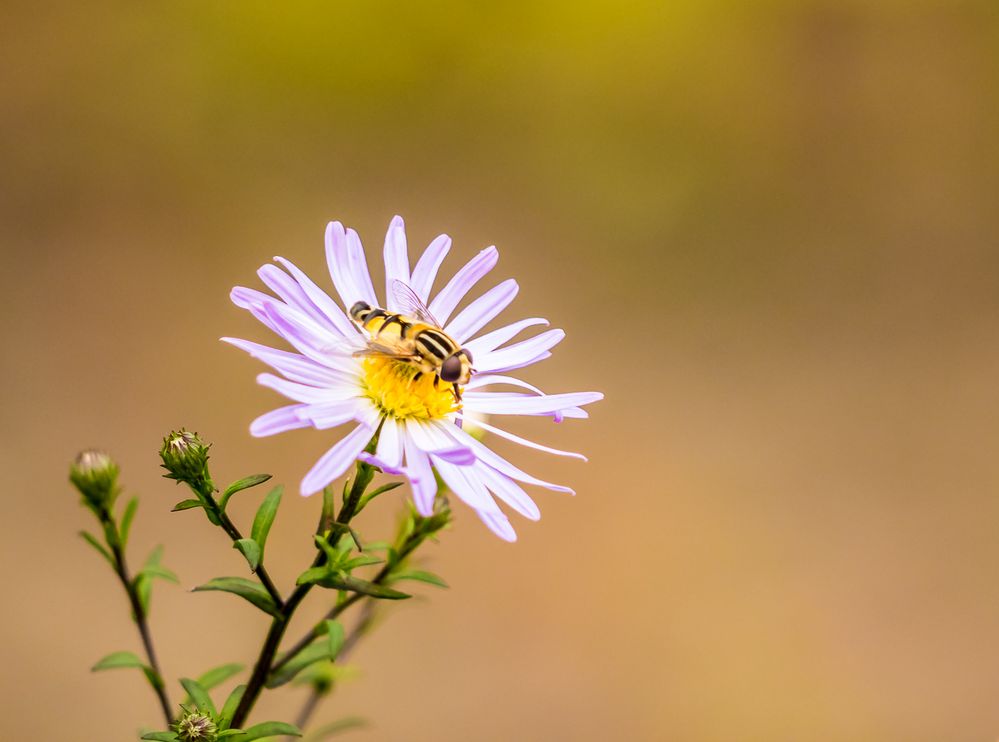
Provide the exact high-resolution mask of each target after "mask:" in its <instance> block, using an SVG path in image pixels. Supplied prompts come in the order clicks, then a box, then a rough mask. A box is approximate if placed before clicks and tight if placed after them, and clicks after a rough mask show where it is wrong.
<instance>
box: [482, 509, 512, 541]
mask: <svg viewBox="0 0 999 742" xmlns="http://www.w3.org/2000/svg"><path fill="white" fill-rule="evenodd" d="M475 514H476V515H477V516H479V518H481V519H482V522H483V523H485V524H486V527H487V528H488V529H489V530H490V531H492V532H493V533H495V534H496V535H497V536H499V537H500V538H501V539H503V540H504V541H506V542H507V543H511V544H512V543H513V542H514V541H516V540H517V532H516V531H514V530H513V526H512V525H510V519H509V518H507V517H506V516H505V515H503V513H484V512H482V511H481V510H476V511H475Z"/></svg>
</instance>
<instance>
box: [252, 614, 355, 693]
mask: <svg viewBox="0 0 999 742" xmlns="http://www.w3.org/2000/svg"><path fill="white" fill-rule="evenodd" d="M330 623H335V622H332V621H331V622H330ZM341 630H342V629H341ZM329 659H333V657H332V656H331V655H330V642H328V641H326V640H325V639H320V640H319V641H315V642H313V643H312V644H309V645H308V646H307V647H306V648H305V649H303V650H302V651H300V652H299V653H298V654H296V655H295V656H294V657H293V658H292V659H290V660H288V662H286V663H285V664H284V665H282V666H281V669H279V670H278V671H277V672H275V673H273V674H272V675H271V676H270V677H269V678H268V679H267V687H268V688H277V687H279V686H282V685H284V684H285V683H287V682H288V681H289V680H291V679H292V678H294V677H295V676H296V675H297V674H298V673H300V672H301V671H302V670H304V669H305V668H306V667H308V666H309V665H311V664H312V663H314V662H319V661H320V660H329Z"/></svg>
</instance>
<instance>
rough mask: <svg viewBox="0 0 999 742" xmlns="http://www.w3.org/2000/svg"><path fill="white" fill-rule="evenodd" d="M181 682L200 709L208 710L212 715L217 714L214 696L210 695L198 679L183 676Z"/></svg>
mask: <svg viewBox="0 0 999 742" xmlns="http://www.w3.org/2000/svg"><path fill="white" fill-rule="evenodd" d="M180 684H181V685H182V686H184V690H186V691H187V695H188V696H190V698H191V700H192V701H194V704H195V705H196V706H197V707H198V711H207V712H209V713H211V715H212V716H215V715H216V714H217V712H216V711H215V704H214V703H213V702H212V697H211V696H210V695H208V691H207V690H205V689H204V688H203V687H202V686H201V683H199V682H198V681H197V680H191V678H181V679H180Z"/></svg>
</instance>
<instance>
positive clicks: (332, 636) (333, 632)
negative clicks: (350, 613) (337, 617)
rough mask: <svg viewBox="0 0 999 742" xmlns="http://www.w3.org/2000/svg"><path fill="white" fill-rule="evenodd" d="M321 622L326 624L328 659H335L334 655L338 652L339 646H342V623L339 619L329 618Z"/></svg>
mask: <svg viewBox="0 0 999 742" xmlns="http://www.w3.org/2000/svg"><path fill="white" fill-rule="evenodd" d="M323 623H325V624H326V642H327V646H328V648H329V653H330V659H331V660H335V659H336V656H337V655H338V654H340V648H341V647H342V646H343V640H344V633H343V624H341V623H340V622H339V621H330V620H326V621H324V622H323Z"/></svg>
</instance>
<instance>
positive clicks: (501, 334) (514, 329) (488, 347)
mask: <svg viewBox="0 0 999 742" xmlns="http://www.w3.org/2000/svg"><path fill="white" fill-rule="evenodd" d="M534 325H545V326H546V327H547V326H548V320H546V319H542V318H541V317H532V318H531V319H522V320H520V321H519V322H514V323H513V324H510V325H506V326H505V327H500V328H499V329H497V330H493V331H492V332H487V333H486V334H485V335H483V336H481V337H477V338H475V339H474V340H469V341H468V342H467V343H465V347H466V348H468V350H470V351H472V353H473V354H475V355H476V356H479V355H482V356H485V354H486V353H490V352H492V351H494V350H496V349H497V348H498V347H500V346H501V345H502V344H503V343H505V342H506V341H508V340H510V339H511V338H513V337H514V336H516V335H517V333H519V332H522V331H523V330H525V329H527V328H528V327H532V326H534Z"/></svg>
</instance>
